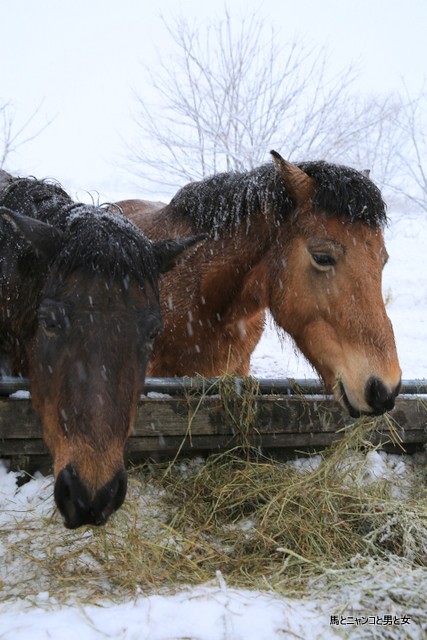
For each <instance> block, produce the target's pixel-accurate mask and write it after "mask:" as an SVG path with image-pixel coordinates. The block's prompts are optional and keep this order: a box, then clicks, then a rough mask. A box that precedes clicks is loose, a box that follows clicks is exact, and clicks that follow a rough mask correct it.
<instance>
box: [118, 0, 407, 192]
mask: <svg viewBox="0 0 427 640" xmlns="http://www.w3.org/2000/svg"><path fill="white" fill-rule="evenodd" d="M164 24H165V27H166V29H167V32H168V35H169V38H170V40H171V41H172V43H173V45H174V47H173V54H172V57H171V58H166V57H165V56H164V55H163V53H161V55H160V57H159V60H158V62H157V64H156V65H155V66H154V67H152V68H151V69H150V68H147V71H148V76H149V80H150V86H151V88H152V90H153V92H154V101H151V102H150V100H149V97H145V96H141V95H138V94H137V112H136V115H135V121H136V123H137V125H138V130H139V137H137V139H136V140H135V141H134V142H133V144H132V145H130V146H129V152H130V153H129V158H130V160H131V163H132V167H133V168H132V171H133V173H135V174H136V175H140V176H141V177H143V178H147V177H149V178H150V179H151V180H152V181H154V182H155V183H157V184H159V185H162V186H163V187H164V186H169V187H177V186H181V185H182V183H183V181H189V180H195V179H199V178H201V177H203V176H206V175H208V174H212V173H215V172H217V171H229V170H241V169H248V168H252V167H254V166H256V165H258V164H260V163H261V162H263V161H265V160H266V159H267V157H268V152H269V150H270V148H277V149H278V150H280V152H281V153H283V154H284V155H285V156H286V157H287V158H289V159H293V160H296V161H297V160H307V159H321V158H323V159H325V160H328V159H329V160H334V161H337V160H340V161H341V160H342V161H346V162H347V163H349V164H353V166H359V167H360V168H368V166H372V164H371V163H372V162H373V163H374V164H375V165H376V167H377V168H379V167H380V162H379V157H380V148H381V147H380V145H381V143H382V140H383V138H384V135H385V129H388V123H389V122H391V120H390V117H389V116H390V112H391V111H393V113H394V110H395V109H396V108H397V107H396V105H395V104H394V103H392V101H391V99H390V98H385V99H383V100H380V99H375V100H371V101H370V102H369V101H361V100H358V99H357V98H355V97H354V95H353V94H352V86H353V83H354V80H355V76H356V74H355V71H354V69H353V68H352V67H349V68H346V69H343V70H342V71H341V72H338V73H337V74H335V75H332V76H331V74H330V73H329V63H328V55H327V51H326V50H325V49H321V50H316V49H311V50H308V49H306V48H305V47H304V46H302V45H301V44H299V43H298V41H296V40H294V41H291V42H289V43H287V44H279V39H278V36H277V35H276V34H275V32H274V29H273V28H269V27H268V26H267V25H266V23H265V22H264V21H263V20H262V19H260V18H259V16H258V14H256V13H255V14H251V15H250V16H249V17H246V18H243V19H242V20H240V21H239V23H238V26H237V25H236V23H234V22H233V20H232V18H231V15H230V13H229V12H228V11H226V12H225V15H224V18H223V19H221V20H219V21H218V22H216V23H215V24H207V25H205V26H199V27H196V26H191V25H190V24H189V23H188V22H187V21H186V20H185V19H183V18H179V19H178V20H176V21H174V22H173V23H171V24H169V23H167V22H165V21H164ZM389 134H390V131H388V130H387V136H388V139H389V140H392V139H393V140H394V137H391V138H390V135H389ZM387 136H386V137H387ZM370 138H372V139H373V140H374V147H375V149H376V152H375V154H372V152H370V153H367V150H368V149H369V148H370V147H369V145H368V144H367V141H368V140H369V139H370ZM387 164H390V158H389V157H387V158H382V157H381V167H384V170H385V171H386V169H387ZM382 178H383V176H381V179H382Z"/></svg>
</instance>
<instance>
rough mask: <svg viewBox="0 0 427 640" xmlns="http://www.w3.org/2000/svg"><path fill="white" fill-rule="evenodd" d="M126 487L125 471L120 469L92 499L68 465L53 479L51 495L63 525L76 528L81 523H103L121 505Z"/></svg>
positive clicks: (71, 467) (73, 469) (72, 468)
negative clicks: (52, 494)
mask: <svg viewBox="0 0 427 640" xmlns="http://www.w3.org/2000/svg"><path fill="white" fill-rule="evenodd" d="M126 490H127V474H126V471H125V470H124V469H120V470H119V471H118V472H117V473H116V475H115V476H114V478H113V479H112V480H110V482H108V483H107V484H106V485H104V486H103V487H102V488H101V489H100V490H99V491H98V492H97V493H96V494H95V496H94V497H93V499H91V497H90V495H89V492H88V490H87V488H86V487H85V485H84V484H83V482H82V481H81V479H80V477H79V475H78V473H77V470H76V469H75V467H73V466H72V465H67V466H66V467H65V468H64V469H62V470H61V471H60V472H59V474H58V476H57V478H56V482H55V489H54V497H55V502H56V505H57V507H58V509H59V511H60V512H61V515H62V517H63V519H64V524H65V526H66V527H68V528H69V529H76V528H77V527H80V526H82V525H84V524H93V525H98V526H99V525H103V524H105V523H106V522H107V520H108V517H109V516H110V515H111V514H112V513H113V512H114V511H116V510H117V509H118V508H119V507H120V506H121V505H122V503H123V501H124V499H125V496H126Z"/></svg>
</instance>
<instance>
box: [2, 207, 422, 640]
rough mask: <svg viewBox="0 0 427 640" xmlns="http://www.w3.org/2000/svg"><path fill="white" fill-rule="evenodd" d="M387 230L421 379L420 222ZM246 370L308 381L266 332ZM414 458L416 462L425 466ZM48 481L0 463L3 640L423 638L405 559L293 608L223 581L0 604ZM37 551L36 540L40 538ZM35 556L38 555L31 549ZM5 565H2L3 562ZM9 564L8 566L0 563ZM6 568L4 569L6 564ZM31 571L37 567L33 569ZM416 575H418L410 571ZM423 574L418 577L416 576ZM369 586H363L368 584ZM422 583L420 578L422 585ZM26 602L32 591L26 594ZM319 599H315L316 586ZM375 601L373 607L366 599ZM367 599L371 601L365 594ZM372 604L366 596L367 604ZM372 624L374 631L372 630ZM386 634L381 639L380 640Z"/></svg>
mask: <svg viewBox="0 0 427 640" xmlns="http://www.w3.org/2000/svg"><path fill="white" fill-rule="evenodd" d="M390 217H391V225H390V228H389V229H388V230H387V232H386V243H387V248H388V251H389V253H390V261H389V263H388V265H387V266H386V269H385V273H384V295H385V297H386V299H387V301H388V312H389V315H390V317H391V319H392V322H393V325H394V329H395V334H396V341H397V347H398V351H399V355H400V360H401V366H402V370H403V377H404V378H405V379H410V378H427V346H426V345H427V319H426V318H427V269H426V268H425V267H426V258H425V247H426V246H427V224H425V219H424V218H423V217H422V216H418V217H417V216H415V215H412V216H411V215H408V216H405V217H403V216H399V215H397V214H396V213H393V212H391V213H390ZM252 372H253V374H255V375H258V376H260V377H274V376H292V377H300V378H301V377H313V376H314V373H313V371H312V370H311V369H310V367H308V365H307V364H306V363H305V362H304V360H303V359H302V358H301V357H297V356H296V354H295V352H294V349H293V346H292V344H290V343H289V342H288V341H285V343H284V346H283V348H282V344H281V342H280V341H279V339H278V338H277V336H276V333H275V330H274V329H273V327H271V326H269V327H267V329H266V332H265V335H264V337H263V339H262V341H261V343H260V344H259V345H258V348H257V349H256V352H255V354H254V356H253V361H252ZM422 456H423V454H419V457H418V459H417V462H416V464H420V465H424V464H425V461H426V457H425V456H424V457H422ZM414 464H415V462H414V460H413V459H411V458H410V457H409V456H408V457H406V456H402V457H400V458H398V459H396V456H394V457H393V456H388V455H386V454H375V456H373V457H372V458H371V459H370V465H371V467H370V469H371V471H370V472H371V474H372V475H373V476H377V477H387V478H395V477H397V476H398V475H400V476H402V477H410V475H411V473H412V470H413V465H414ZM52 488H53V481H52V478H51V477H47V478H43V477H41V476H38V477H36V478H35V479H33V480H31V481H30V482H28V483H27V484H25V485H23V486H22V487H20V488H17V485H16V474H15V473H12V472H9V473H7V472H6V469H5V467H4V466H2V465H0V639H1V640H29V639H31V640H42V639H43V640H47V639H48V638H53V639H55V640H67V638H70V639H71V638H73V640H74V638H76V637H77V638H79V640H99V639H101V638H112V639H115V640H119V639H120V640H142V639H144V640H145V639H146V640H178V639H181V640H183V639H184V638H186V639H191V640H264V639H265V640H275V639H279V638H280V639H288V638H304V639H307V640H312V639H313V640H315V639H326V640H327V639H329V638H331V639H333V638H348V637H351V638H370V637H381V638H383V637H389V638H414V639H419V640H421V639H422V638H425V637H427V636H426V633H427V631H426V629H421V628H419V627H417V625H415V624H414V623H412V624H411V623H408V624H406V625H405V624H403V623H402V618H401V617H402V616H405V615H407V616H410V615H411V613H413V612H414V611H416V610H417V608H418V610H419V608H420V607H423V608H424V610H425V609H426V608H427V599H426V596H425V594H424V593H420V592H419V586H417V585H419V584H420V576H421V573H420V572H421V571H422V569H419V570H413V569H411V568H410V567H407V566H406V565H405V562H404V561H399V562H395V563H393V562H388V563H387V564H384V565H383V566H381V567H379V568H378V570H377V571H375V570H374V569H375V567H373V568H372V571H366V572H365V573H363V572H362V573H361V572H357V571H356V570H355V573H354V584H353V585H352V587H351V588H350V587H348V586H347V587H346V588H344V587H341V586H340V584H339V577H338V578H337V587H336V592H335V594H334V596H333V597H332V595H331V592H330V591H329V592H328V595H327V596H326V595H325V596H322V595H319V596H318V597H317V598H315V599H309V598H307V599H301V600H292V599H289V598H281V597H279V596H277V595H275V594H272V593H260V592H250V591H243V590H236V589H232V588H229V587H228V586H227V584H226V582H225V581H224V578H223V576H222V575H221V574H220V573H218V574H217V575H214V576H212V582H211V583H210V584H207V585H200V586H198V587H196V588H191V589H190V588H188V589H184V590H181V591H180V592H178V593H175V594H174V595H164V594H163V595H162V594H152V595H149V596H145V595H142V594H138V593H136V594H135V597H134V599H133V600H132V601H130V602H126V603H118V604H114V605H112V604H111V603H108V602H107V601H103V602H98V603H97V604H96V605H90V606H89V605H83V604H81V603H80V602H79V600H78V594H74V595H73V596H72V597H70V602H69V604H67V605H64V604H60V603H58V602H57V601H56V600H55V594H54V593H49V592H46V591H45V590H43V589H41V590H40V592H38V595H37V596H36V597H34V596H33V595H31V596H28V597H25V596H22V591H21V592H20V597H16V598H12V599H10V598H8V599H5V598H2V593H3V594H6V592H7V593H8V595H10V590H9V589H10V584H11V583H12V582H13V581H16V580H17V579H18V578H19V580H21V577H22V580H23V581H25V580H31V581H33V577H32V574H31V572H29V569H28V567H29V562H30V563H31V559H29V558H28V556H27V555H25V554H22V555H21V556H20V554H19V553H18V554H15V555H14V556H13V558H14V559H13V562H12V561H10V558H11V554H10V546H11V545H15V546H16V547H17V548H19V536H18V535H17V534H16V528H17V525H20V526H21V525H22V523H23V522H25V523H26V526H28V527H30V528H31V526H32V522H33V523H34V522H35V521H37V522H40V520H41V519H42V518H44V517H49V515H50V514H51V513H52V511H53V497H52ZM39 545H40V548H41V549H43V545H44V541H43V539H40V540H39ZM39 552H40V549H39ZM2 559H3V560H2ZM6 560H7V562H6ZM9 562H10V563H9ZM31 567H32V571H37V563H34V562H33V563H32V564H31ZM417 571H418V573H417ZM423 575H424V574H423ZM368 581H369V584H367V582H368ZM424 584H425V578H424ZM405 589H406V590H408V589H412V590H413V594H414V596H413V598H412V599H411V605H410V607H409V606H407V607H406V608H405V609H404V610H403V609H402V608H401V607H399V605H398V604H397V603H396V601H395V598H394V596H393V593H394V594H395V593H397V592H398V593H400V594H402V593H404V590H405ZM29 593H31V594H33V593H34V591H33V589H29ZM319 593H320V594H321V593H322V590H321V588H319ZM374 593H376V594H378V593H381V596H382V597H381V601H382V606H381V610H378V609H375V608H374V607H375V606H378V599H377V600H376V601H375V602H376V603H377V604H376V605H374V604H373V602H374V601H373V600H370V597H371V596H372V594H374ZM369 594H370V595H369ZM372 597H373V596H372ZM352 607H355V608H356V609H357V608H359V610H362V609H363V608H364V609H365V611H366V612H367V613H366V615H367V616H371V617H372V616H373V617H374V618H375V616H380V619H381V620H382V618H381V616H384V615H386V614H387V615H390V614H391V615H394V616H397V619H398V620H400V622H401V624H398V623H396V624H394V625H393V626H392V625H390V626H388V627H387V629H386V627H384V628H383V626H382V624H381V623H380V622H379V621H378V620H374V621H373V622H372V621H367V622H366V623H365V625H364V626H358V625H356V623H355V622H351V611H352ZM340 615H341V616H344V618H345V619H346V621H347V624H346V625H343V624H340V625H331V616H340ZM374 622H375V624H374ZM383 631H384V632H385V631H387V633H388V635H383Z"/></svg>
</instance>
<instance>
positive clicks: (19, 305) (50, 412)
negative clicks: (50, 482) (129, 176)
mask: <svg viewBox="0 0 427 640" xmlns="http://www.w3.org/2000/svg"><path fill="white" fill-rule="evenodd" d="M192 242H193V240H188V241H176V242H174V241H169V242H159V243H157V244H155V245H154V246H153V245H152V244H151V243H150V242H149V241H148V240H147V238H146V237H145V236H144V235H143V233H142V232H141V231H139V230H138V229H137V228H136V227H135V225H134V224H132V223H131V222H130V221H129V220H126V219H125V218H120V217H118V216H113V215H111V214H110V213H108V212H107V211H106V210H105V209H103V208H100V207H94V206H88V205H84V204H76V203H74V202H73V201H72V200H71V199H70V197H69V196H68V195H67V194H66V193H65V192H64V191H63V190H62V188H61V187H59V186H58V185H56V184H49V183H46V182H43V181H38V180H35V179H27V178H12V177H11V176H9V175H8V174H6V173H5V172H0V249H1V254H0V256H1V257H0V361H1V362H2V365H3V367H5V366H6V365H5V363H6V362H9V364H10V369H9V371H7V373H11V374H14V375H17V374H22V375H25V376H29V379H30V390H31V396H32V402H33V405H34V408H35V410H36V411H37V413H38V415H39V416H40V418H41V421H42V424H43V435H44V439H45V442H46V444H47V446H48V447H49V450H50V452H51V454H52V456H53V460H54V473H55V477H56V481H55V500H56V504H57V505H58V508H59V510H60V512H61V514H62V516H63V518H64V522H65V524H66V526H68V527H70V528H74V527H77V526H79V525H81V524H84V523H88V524H97V525H99V524H103V523H104V522H105V521H106V520H107V518H108V516H109V515H110V514H111V513H112V512H113V511H114V510H116V509H117V508H118V507H119V506H120V505H121V504H122V502H123V500H124V498H125V494H126V483H127V479H126V472H125V469H124V464H123V450H124V444H125V441H126V439H127V436H128V435H129V432H130V430H131V429H132V424H133V420H134V415H135V410H136V406H137V400H138V397H139V395H140V393H141V390H142V387H143V383H144V378H145V369H146V364H147V359H148V355H149V352H150V350H151V346H152V343H153V340H154V338H155V336H156V335H157V334H158V333H159V331H160V330H161V329H162V319H161V313H160V306H159V297H158V274H159V273H160V272H163V271H166V270H167V269H168V268H169V267H170V266H171V265H172V264H173V262H174V259H175V257H176V256H178V254H179V253H181V251H182V250H183V249H184V248H185V246H187V245H189V244H191V243H192Z"/></svg>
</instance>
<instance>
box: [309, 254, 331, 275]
mask: <svg viewBox="0 0 427 640" xmlns="http://www.w3.org/2000/svg"><path fill="white" fill-rule="evenodd" d="M311 259H312V261H313V263H314V266H315V267H316V269H319V270H320V271H328V270H329V269H330V268H331V267H335V265H336V263H337V261H336V260H335V258H334V257H333V256H331V255H329V253H312V254H311Z"/></svg>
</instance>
